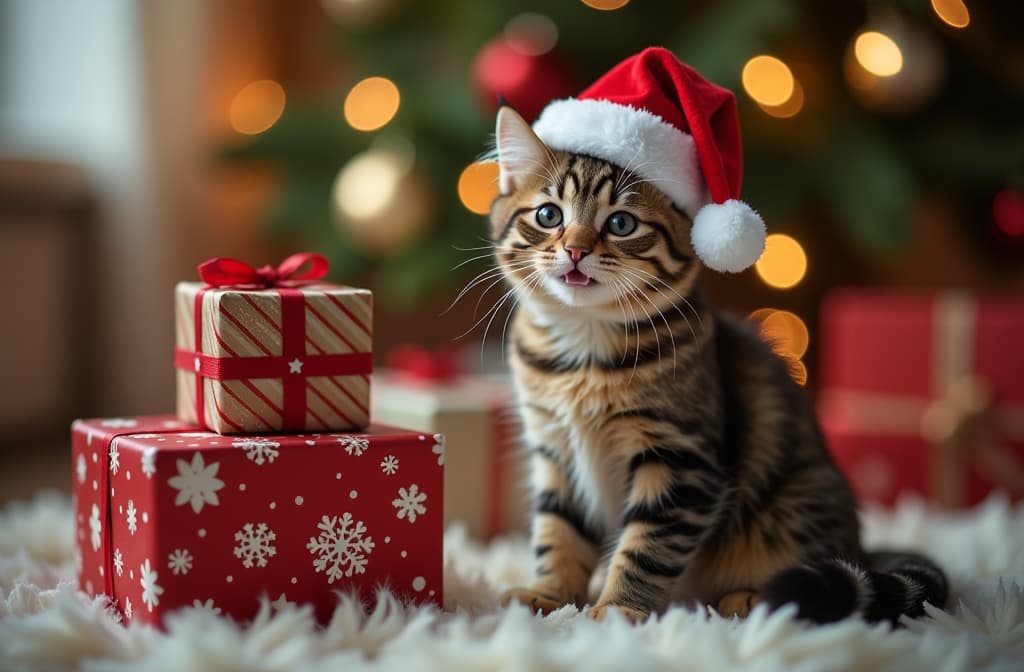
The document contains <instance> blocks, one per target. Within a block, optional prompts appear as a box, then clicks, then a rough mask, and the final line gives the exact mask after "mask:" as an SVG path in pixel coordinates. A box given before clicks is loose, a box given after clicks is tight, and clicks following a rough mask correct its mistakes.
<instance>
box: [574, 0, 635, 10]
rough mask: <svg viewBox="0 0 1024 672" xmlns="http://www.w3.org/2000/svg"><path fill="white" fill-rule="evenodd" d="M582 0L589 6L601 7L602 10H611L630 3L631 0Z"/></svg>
mask: <svg viewBox="0 0 1024 672" xmlns="http://www.w3.org/2000/svg"><path fill="white" fill-rule="evenodd" d="M581 2H583V4H584V5H586V6H587V7H590V8H592V9H600V10H601V11H602V12H610V11H612V10H613V9H620V8H622V7H625V6H626V5H628V4H629V0H581Z"/></svg>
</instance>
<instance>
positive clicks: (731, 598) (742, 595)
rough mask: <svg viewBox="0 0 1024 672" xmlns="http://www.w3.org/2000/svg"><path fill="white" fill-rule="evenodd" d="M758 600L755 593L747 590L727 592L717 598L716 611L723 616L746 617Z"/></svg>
mask: <svg viewBox="0 0 1024 672" xmlns="http://www.w3.org/2000/svg"><path fill="white" fill-rule="evenodd" d="M760 601H761V600H760V598H759V597H758V595H757V593H753V592H751V591H749V590H740V591H736V592H735V593H729V594H728V595H726V596H725V597H723V598H722V599H721V600H719V601H718V609H716V611H717V612H718V614H719V615H720V616H722V617H723V618H736V617H739V618H746V617H747V616H749V615H750V612H751V611H752V610H753V609H754V607H756V606H757V604H758V602H760Z"/></svg>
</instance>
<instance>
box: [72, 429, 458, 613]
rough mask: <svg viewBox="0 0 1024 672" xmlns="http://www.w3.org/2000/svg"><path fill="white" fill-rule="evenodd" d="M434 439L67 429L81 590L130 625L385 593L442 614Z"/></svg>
mask: <svg viewBox="0 0 1024 672" xmlns="http://www.w3.org/2000/svg"><path fill="white" fill-rule="evenodd" d="M435 445H436V444H435V440H434V438H433V437H432V436H429V435H426V434H421V433H412V432H408V431H407V430H401V429H394V428H389V427H383V426H371V427H370V428H368V429H367V430H366V431H365V432H362V433H358V434H306V435H263V436H221V435H218V434H214V433H211V432H206V431H201V430H200V428H198V427H194V426H188V425H185V424H183V423H181V422H180V421H178V420H177V419H175V418H174V417H172V416H150V417H139V418H127V419H111V420H84V421H83V420H79V421H76V422H75V424H74V425H73V428H72V465H73V466H72V468H73V477H72V478H73V494H74V499H75V515H76V529H77V542H78V559H79V561H80V565H79V577H78V578H79V585H80V586H81V587H82V588H83V589H84V590H85V591H86V592H88V593H89V594H91V595H99V594H103V593H105V594H107V595H109V596H110V597H111V598H112V599H113V602H114V603H115V604H116V606H117V608H118V609H119V610H120V611H121V613H122V614H123V615H124V616H125V617H126V619H127V620H128V621H133V620H135V621H141V622H143V623H147V624H152V625H159V624H160V622H161V620H162V617H163V616H164V614H166V613H167V612H169V611H171V610H173V609H177V608H180V607H186V606H204V607H207V608H210V609H213V610H215V611H217V613H220V614H223V615H227V616H231V617H233V618H236V619H240V620H244V619H248V618H251V617H253V616H254V615H255V614H256V612H257V609H258V607H259V599H258V598H259V597H260V596H267V597H268V598H269V599H270V600H272V601H273V604H276V605H281V604H283V603H285V602H294V603H298V604H303V603H309V604H312V605H313V607H314V610H315V613H316V616H317V618H318V619H319V620H320V621H321V622H325V621H326V620H327V619H328V618H329V617H330V614H331V612H332V611H333V608H334V606H335V604H336V603H337V596H336V594H335V592H336V591H354V592H357V593H359V595H360V596H361V598H363V599H371V598H372V597H373V590H374V589H375V588H376V587H377V586H380V585H385V586H387V587H389V588H390V589H391V590H392V591H394V593H395V594H396V595H399V596H400V597H402V598H405V599H408V600H409V601H412V602H416V603H434V604H438V605H440V604H441V599H442V585H441V581H442V533H443V520H444V510H443V501H444V493H443V482H444V468H443V466H442V464H441V462H442V460H441V459H440V457H441V455H440V454H439V453H438V452H437V450H436V449H435Z"/></svg>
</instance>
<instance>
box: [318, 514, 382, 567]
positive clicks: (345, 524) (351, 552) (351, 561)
mask: <svg viewBox="0 0 1024 672" xmlns="http://www.w3.org/2000/svg"><path fill="white" fill-rule="evenodd" d="M317 529H319V530H320V534H319V536H316V537H310V538H309V543H308V544H306V548H307V549H308V550H309V552H310V553H312V554H313V555H315V556H317V557H316V558H314V559H313V568H314V569H315V570H316V571H317V573H320V572H325V573H326V574H327V583H329V584H330V583H334V582H335V581H336V580H338V579H340V578H341V577H343V576H346V577H347V576H352V575H353V574H364V573H366V565H367V562H368V560H367V558H366V556H367V555H369V554H370V553H371V552H372V551H373V548H374V543H373V537H370V536H367V535H366V526H365V525H363V522H362V521H361V520H354V519H353V518H352V514H351V513H349V512H347V511H346V512H345V513H343V514H342V516H341V518H340V519H339V518H338V517H337V516H323V517H322V518H321V519H320V522H319V523H317Z"/></svg>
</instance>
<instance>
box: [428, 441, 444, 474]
mask: <svg viewBox="0 0 1024 672" xmlns="http://www.w3.org/2000/svg"><path fill="white" fill-rule="evenodd" d="M430 450H431V452H433V453H434V454H435V455H437V466H439V467H443V466H444V434H434V447H433V448H431V449H430Z"/></svg>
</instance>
